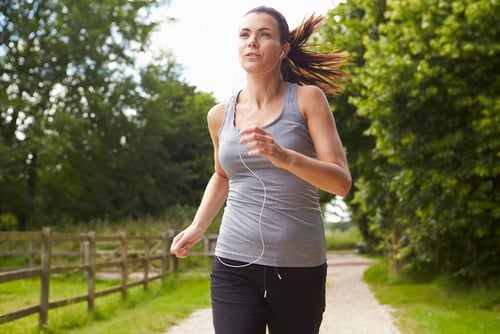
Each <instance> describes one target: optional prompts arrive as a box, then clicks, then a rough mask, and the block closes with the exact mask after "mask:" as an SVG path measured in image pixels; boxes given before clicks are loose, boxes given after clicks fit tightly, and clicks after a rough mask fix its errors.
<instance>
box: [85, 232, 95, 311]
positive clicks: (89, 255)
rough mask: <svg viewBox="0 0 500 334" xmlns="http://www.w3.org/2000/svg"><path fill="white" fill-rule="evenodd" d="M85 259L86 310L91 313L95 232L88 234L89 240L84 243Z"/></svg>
mask: <svg viewBox="0 0 500 334" xmlns="http://www.w3.org/2000/svg"><path fill="white" fill-rule="evenodd" d="M85 246H86V247H85V258H86V263H85V264H86V265H87V266H88V267H87V273H88V274H87V275H88V278H87V279H88V286H87V310H88V311H89V312H92V311H93V310H94V299H95V253H96V237H95V232H94V231H91V232H89V240H88V241H85Z"/></svg>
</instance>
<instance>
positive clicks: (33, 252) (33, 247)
mask: <svg viewBox="0 0 500 334" xmlns="http://www.w3.org/2000/svg"><path fill="white" fill-rule="evenodd" d="M29 252H30V255H29V257H30V268H33V267H35V263H36V261H35V256H36V241H35V240H30V251H29Z"/></svg>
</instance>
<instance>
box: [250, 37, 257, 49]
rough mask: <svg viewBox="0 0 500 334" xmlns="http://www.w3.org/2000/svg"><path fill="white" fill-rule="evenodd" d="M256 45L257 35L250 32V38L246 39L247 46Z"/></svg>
mask: <svg viewBox="0 0 500 334" xmlns="http://www.w3.org/2000/svg"><path fill="white" fill-rule="evenodd" d="M257 46H258V43H257V36H255V34H252V35H251V36H250V38H249V39H248V47H250V48H252V47H254V48H256V47H257Z"/></svg>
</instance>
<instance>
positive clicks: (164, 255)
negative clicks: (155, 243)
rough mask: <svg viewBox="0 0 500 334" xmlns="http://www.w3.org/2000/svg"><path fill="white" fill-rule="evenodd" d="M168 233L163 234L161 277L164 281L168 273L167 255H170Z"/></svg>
mask: <svg viewBox="0 0 500 334" xmlns="http://www.w3.org/2000/svg"><path fill="white" fill-rule="evenodd" d="M168 240H169V239H168V233H167V232H163V233H162V234H161V279H162V280H163V281H164V280H165V277H166V274H167V256H168V251H169V250H168Z"/></svg>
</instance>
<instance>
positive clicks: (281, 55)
mask: <svg viewBox="0 0 500 334" xmlns="http://www.w3.org/2000/svg"><path fill="white" fill-rule="evenodd" d="M280 57H281V58H283V57H285V51H284V50H281V54H280Z"/></svg>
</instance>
